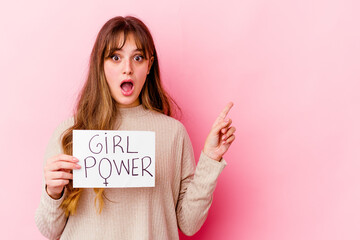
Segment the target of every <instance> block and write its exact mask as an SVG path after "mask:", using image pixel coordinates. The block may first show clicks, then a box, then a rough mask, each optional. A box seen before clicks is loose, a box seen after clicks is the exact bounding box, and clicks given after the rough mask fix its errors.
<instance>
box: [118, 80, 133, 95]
mask: <svg viewBox="0 0 360 240" xmlns="http://www.w3.org/2000/svg"><path fill="white" fill-rule="evenodd" d="M120 88H121V92H122V93H123V94H124V95H125V96H129V95H131V94H132V92H133V91H134V83H133V81H132V80H131V79H130V80H125V81H123V82H122V83H121V85H120Z"/></svg>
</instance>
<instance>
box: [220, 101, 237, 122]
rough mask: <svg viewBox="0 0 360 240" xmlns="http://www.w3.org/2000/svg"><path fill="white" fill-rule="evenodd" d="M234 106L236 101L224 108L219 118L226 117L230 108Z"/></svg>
mask: <svg viewBox="0 0 360 240" xmlns="http://www.w3.org/2000/svg"><path fill="white" fill-rule="evenodd" d="M233 106H234V103H232V102H229V103H228V104H227V105H226V107H225V108H224V109H223V110H222V112H221V113H220V115H219V118H221V119H225V118H226V115H227V114H228V113H229V111H230V109H231V108H232V107H233Z"/></svg>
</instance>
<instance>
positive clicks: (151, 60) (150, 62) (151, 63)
mask: <svg viewBox="0 0 360 240" xmlns="http://www.w3.org/2000/svg"><path fill="white" fill-rule="evenodd" d="M153 63H154V56H151V58H150V61H149V67H148V72H147V74H149V73H150V69H151V67H152V65H153Z"/></svg>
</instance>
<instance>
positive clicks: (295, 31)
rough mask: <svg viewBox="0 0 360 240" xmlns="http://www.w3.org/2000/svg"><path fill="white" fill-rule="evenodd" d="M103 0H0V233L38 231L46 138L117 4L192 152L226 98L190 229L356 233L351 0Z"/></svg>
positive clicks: (357, 34)
mask: <svg viewBox="0 0 360 240" xmlns="http://www.w3.org/2000/svg"><path fill="white" fill-rule="evenodd" d="M101 2H103V1H98V2H96V3H94V2H92V3H89V1H39V0H36V1H22V4H19V3H18V2H16V3H15V2H14V3H10V2H8V3H6V4H5V3H1V4H0V29H1V38H0V43H1V44H0V53H1V56H2V57H1V59H0V69H1V75H2V83H3V86H2V91H1V94H0V102H1V112H2V113H1V115H2V117H1V124H0V127H1V135H0V146H1V153H2V154H3V155H2V159H1V167H2V169H1V174H0V184H1V189H2V191H1V196H0V201H1V205H0V206H1V208H0V216H1V219H2V221H3V222H2V224H1V225H0V229H1V231H0V232H1V235H2V238H3V239H24V238H27V239H42V237H41V236H40V233H39V232H38V230H37V228H36V226H35V224H34V212H35V209H36V207H37V205H38V202H39V197H40V192H41V189H40V188H41V181H42V161H43V159H42V156H43V153H44V149H45V147H46V144H47V141H48V139H49V137H50V134H51V133H52V131H53V129H54V128H55V126H56V125H57V124H58V123H59V122H60V121H61V120H63V119H65V118H66V117H67V116H69V115H70V114H71V109H72V107H73V104H74V100H75V97H76V94H77V91H78V90H79V88H80V86H81V84H82V81H83V79H84V77H85V75H86V67H87V61H88V57H89V54H90V51H91V47H92V44H93V42H94V40H95V36H96V34H97V32H98V30H99V28H100V27H101V26H102V24H103V23H105V21H106V20H108V19H109V18H111V17H113V16H115V15H127V14H133V15H136V16H138V17H140V18H141V19H143V20H144V21H145V23H146V24H147V25H148V26H149V27H150V29H151V31H152V33H153V35H154V38H155V41H156V45H157V49H158V52H159V56H160V63H161V67H162V73H163V79H164V81H165V85H166V88H167V89H168V91H169V92H170V93H171V94H172V95H173V96H174V97H175V99H176V100H177V101H178V103H179V104H180V106H181V107H182V108H183V112H184V116H183V119H182V121H183V123H184V124H185V125H186V127H187V129H188V131H189V134H190V136H191V139H192V141H193V145H194V150H195V155H196V157H198V156H199V153H200V150H201V148H202V146H203V142H204V140H205V138H206V135H207V133H208V130H209V129H210V126H211V124H212V122H213V120H214V119H215V117H216V116H217V114H218V112H219V111H220V110H221V109H222V107H223V106H224V105H225V104H226V102H228V101H230V100H231V101H233V102H234V103H235V106H234V108H233V109H232V112H231V114H230V116H231V117H232V118H233V121H234V124H235V126H236V127H237V133H236V136H237V139H236V141H235V143H234V144H233V146H232V148H231V149H230V151H229V152H228V153H227V154H226V156H225V158H226V160H227V162H228V166H227V167H226V168H225V170H224V171H223V173H222V175H221V176H220V179H219V182H218V187H217V189H216V191H215V196H214V202H213V206H212V208H211V210H210V214H209V217H208V219H207V221H206V223H205V225H204V226H203V228H202V229H201V230H200V231H199V233H197V234H196V235H195V236H194V237H192V238H191V239H199V240H200V239H206V240H212V239H246V240H258V239H261V240H267V239H269V240H270V239H276V240H288V239H292V240H297V239H314V240H315V239H316V240H317V239H328V240H334V239H347V240H349V239H360V228H359V222H360V204H359V203H360V188H359V182H360V174H359V172H360V161H359V158H360V147H359V145H360V125H359V123H360V109H359V102H360V94H359V89H360V72H359V63H360V44H359V42H360V31H359V21H360V18H359V17H358V12H359V10H360V8H359V7H360V5H359V3H358V1H355V0H354V1H351V0H327V1H325V0H317V1H313V0H304V1H287V0H255V1H254V0H243V1H235V0H234V1H217V2H215V1H205V0H202V1H190V0H189V1H180V0H178V1H145V0H141V1H126V3H124V2H125V1H107V4H104V3H101ZM181 239H183V240H184V239H190V238H188V237H184V236H182V237H181Z"/></svg>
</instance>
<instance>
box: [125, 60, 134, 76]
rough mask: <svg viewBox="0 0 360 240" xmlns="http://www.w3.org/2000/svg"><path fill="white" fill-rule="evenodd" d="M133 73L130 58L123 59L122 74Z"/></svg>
mask: <svg viewBox="0 0 360 240" xmlns="http://www.w3.org/2000/svg"><path fill="white" fill-rule="evenodd" d="M132 73H133V69H132V64H131V60H130V59H125V61H124V68H123V74H127V75H131V74H132Z"/></svg>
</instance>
